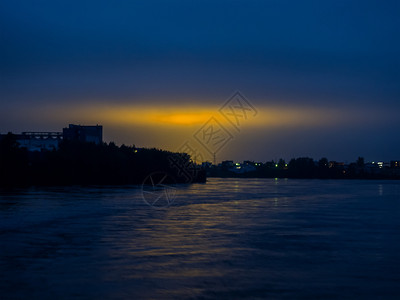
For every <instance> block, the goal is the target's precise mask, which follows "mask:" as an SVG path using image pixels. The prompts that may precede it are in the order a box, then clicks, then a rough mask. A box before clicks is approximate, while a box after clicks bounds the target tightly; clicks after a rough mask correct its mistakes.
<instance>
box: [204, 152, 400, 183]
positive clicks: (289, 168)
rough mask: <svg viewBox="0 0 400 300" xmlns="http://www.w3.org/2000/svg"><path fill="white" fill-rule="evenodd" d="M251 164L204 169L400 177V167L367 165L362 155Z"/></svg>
mask: <svg viewBox="0 0 400 300" xmlns="http://www.w3.org/2000/svg"><path fill="white" fill-rule="evenodd" d="M247 165H251V166H253V170H251V171H248V172H235V170H234V166H233V167H230V166H228V165H224V164H223V163H222V164H221V165H220V166H213V167H210V168H208V169H207V176H209V177H244V178H318V179H400V168H392V167H390V168H379V167H378V165H376V167H375V169H368V168H366V164H365V162H364V158H363V157H358V159H357V160H356V161H355V162H352V163H350V164H348V165H344V164H340V163H336V162H329V161H328V159H327V158H321V159H320V160H319V161H315V160H314V159H312V158H309V157H300V158H293V159H291V160H290V161H289V163H286V162H285V160H283V159H280V160H279V161H278V162H274V161H270V162H266V163H254V162H247Z"/></svg>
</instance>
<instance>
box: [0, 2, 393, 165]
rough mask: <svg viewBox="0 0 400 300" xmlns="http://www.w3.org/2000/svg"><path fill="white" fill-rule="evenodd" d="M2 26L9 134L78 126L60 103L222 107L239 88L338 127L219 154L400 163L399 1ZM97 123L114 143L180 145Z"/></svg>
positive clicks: (98, 9) (303, 130) (227, 8)
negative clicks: (360, 158) (61, 113)
mask: <svg viewBox="0 0 400 300" xmlns="http://www.w3.org/2000/svg"><path fill="white" fill-rule="evenodd" d="M0 29H1V30H0V45H1V49H0V72H1V73H0V75H1V77H0V96H1V102H0V110H1V111H0V131H1V132H5V131H9V130H12V131H22V130H58V128H60V127H62V126H64V125H65V122H67V121H68V118H71V117H70V116H69V115H65V116H64V117H62V116H60V118H58V119H57V118H52V117H49V115H50V114H55V113H56V112H55V107H77V106H79V105H81V104H87V105H92V106H93V107H97V106H98V105H103V106H104V105H106V106H109V107H113V106H115V105H128V106H129V107H131V109H135V107H136V106H137V107H139V106H143V105H145V106H147V107H152V108H153V109H155V110H157V108H160V109H161V107H165V106H168V107H171V108H174V107H181V106H188V105H195V106H204V107H217V106H219V105H221V104H222V103H223V102H224V101H225V99H226V98H228V97H229V96H230V95H231V94H232V93H233V92H234V91H235V90H240V91H241V92H243V93H244V94H245V95H246V96H247V97H248V98H249V99H250V100H251V102H252V103H253V104H254V106H255V107H258V108H260V111H262V110H263V109H264V110H268V107H279V108H280V109H281V111H282V114H283V115H284V114H285V109H289V110H293V109H294V110H296V109H303V108H304V109H306V110H307V109H309V110H310V109H315V110H317V111H319V114H326V113H329V112H331V115H330V116H329V118H332V114H334V115H338V118H337V122H331V123H330V124H324V122H321V124H313V126H308V127H307V126H306V125H304V124H303V125H304V126H298V125H296V126H292V127H290V126H289V127H288V126H276V127H274V128H271V127H269V126H265V127H262V126H261V127H260V126H258V127H257V128H253V127H252V128H248V130H247V132H246V133H245V134H244V135H241V136H238V137H236V138H235V141H234V143H235V144H233V145H234V146H232V147H230V148H231V150H226V151H225V152H223V153H221V159H223V158H230V157H232V158H235V159H252V158H254V159H257V160H267V159H272V158H276V157H280V156H282V157H285V158H290V157H291V156H301V155H310V156H313V157H315V158H319V157H321V156H328V158H332V159H337V160H355V159H356V158H357V156H358V155H363V156H365V157H366V159H367V160H368V159H369V160H379V159H382V160H385V159H386V160H389V159H400V142H399V141H398V130H399V125H400V121H398V120H397V119H398V118H397V114H398V112H399V111H400V110H399V109H400V101H399V100H400V97H399V96H400V84H399V83H400V72H399V70H400V68H399V67H400V59H399V53H400V40H399V36H400V4H399V2H398V1H282V0H280V1H114V2H112V1H1V2H0ZM341 113H343V114H346V115H347V117H346V120H347V121H346V122H343V120H342V118H341V117H340V115H341ZM310 114H315V112H310ZM349 115H350V116H349ZM351 115H353V116H354V118H353V121H352V122H351V121H349V120H348V119H351ZM258 118H268V116H267V115H263V114H260V115H259V116H258ZM319 119H324V118H323V117H322V118H321V116H319ZM93 120H94V119H93V116H90V117H89V116H88V117H87V118H85V116H80V118H79V119H73V121H76V122H80V123H82V124H84V123H88V122H92V121H93ZM96 121H97V122H99V123H104V124H105V125H107V127H106V128H105V137H106V139H107V140H115V141H117V142H119V143H127V144H131V143H135V144H138V145H143V146H158V147H166V148H174V146H173V145H172V144H169V143H168V142H165V141H162V140H157V138H156V137H157V134H158V133H157V132H156V129H155V128H151V129H150V128H149V126H146V124H143V126H137V127H129V126H128V125H121V124H119V123H118V122H114V123H113V122H111V121H109V120H106V119H104V120H103V119H102V118H101V117H97V119H96ZM107 122H109V123H107ZM117 123H118V124H117ZM147 125H148V124H147ZM139 130H140V131H141V133H139V132H138V131H139ZM168 134H170V135H171V136H177V135H181V132H180V131H179V128H178V129H176V128H175V129H170V131H169V133H168ZM149 136H154V139H151V138H149ZM189 138H190V137H189ZM158 141H159V144H158ZM250 145H251V146H250ZM246 155H247V156H246Z"/></svg>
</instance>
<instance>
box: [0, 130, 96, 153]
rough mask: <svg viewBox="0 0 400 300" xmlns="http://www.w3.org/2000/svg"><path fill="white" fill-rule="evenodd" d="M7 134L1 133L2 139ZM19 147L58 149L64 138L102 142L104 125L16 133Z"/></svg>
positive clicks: (34, 149) (32, 149) (0, 137)
mask: <svg viewBox="0 0 400 300" xmlns="http://www.w3.org/2000/svg"><path fill="white" fill-rule="evenodd" d="M5 136H6V134H0V140H1V139H3V138H4V137H5ZM14 136H15V137H16V141H17V143H18V144H19V147H21V148H26V149H28V151H42V150H55V149H58V147H59V145H60V143H61V141H62V140H70V141H81V142H87V143H95V144H97V145H98V144H101V143H102V142H103V126H101V125H96V126H83V125H73V124H69V126H68V128H64V129H63V132H22V133H21V134H14Z"/></svg>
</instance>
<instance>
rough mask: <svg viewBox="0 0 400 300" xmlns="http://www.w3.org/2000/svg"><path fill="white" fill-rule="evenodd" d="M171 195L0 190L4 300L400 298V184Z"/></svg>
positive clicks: (168, 190) (232, 182) (193, 189)
mask: <svg viewBox="0 0 400 300" xmlns="http://www.w3.org/2000/svg"><path fill="white" fill-rule="evenodd" d="M164 188H165V190H164V191H163V190H162V188H161V190H157V191H156V192H157V193H158V192H160V191H161V193H165V195H170V196H168V197H169V198H168V199H169V201H170V202H171V205H170V206H169V207H163V208H160V207H157V208H155V207H151V206H149V205H147V203H152V202H151V201H148V198H146V197H148V195H150V196H154V195H152V194H147V192H148V191H146V190H145V191H143V189H142V187H141V186H129V187H123V188H121V187H68V188H65V187H51V188H29V189H20V190H13V191H4V190H3V191H0V243H1V244H0V298H1V299H21V298H30V299H69V298H78V299H88V298H89V299H94V298H102V299H126V298H128V299H265V298H267V299H281V298H288V299H289V298H290V299H292V298H307V299H308V298H313V299H314V298H324V299H326V298H328V299H337V298H349V299H350V298H371V299H372V298H374V299H375V298H384V299H391V298H393V299H396V298H397V299H400V182H399V181H362V180H360V181H358V180H354V181H353V180H347V181H345V180H292V179H219V178H210V179H208V182H207V183H206V184H193V185H177V186H173V187H164ZM144 199H145V200H146V201H147V203H146V201H144ZM162 200H163V199H160V201H159V202H157V203H161V201H162Z"/></svg>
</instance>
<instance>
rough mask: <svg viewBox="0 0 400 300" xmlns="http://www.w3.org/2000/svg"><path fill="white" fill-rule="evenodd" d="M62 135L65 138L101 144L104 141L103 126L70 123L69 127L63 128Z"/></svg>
mask: <svg viewBox="0 0 400 300" xmlns="http://www.w3.org/2000/svg"><path fill="white" fill-rule="evenodd" d="M62 135H63V139H64V140H68V141H79V142H87V143H95V144H97V145H99V144H101V143H102V142H103V126H101V125H96V126H84V125H74V124H69V125H68V128H63V133H62Z"/></svg>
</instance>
